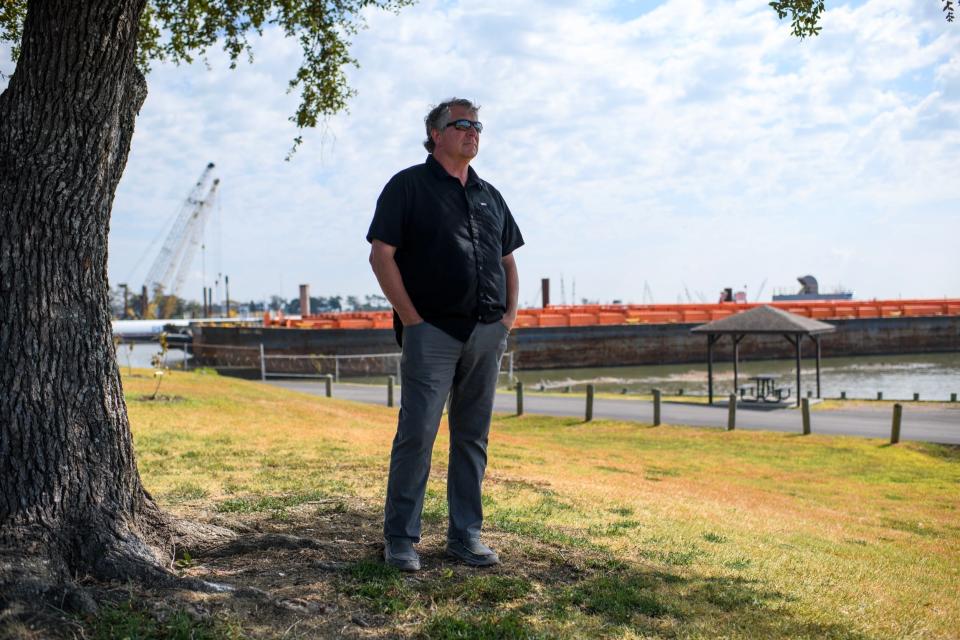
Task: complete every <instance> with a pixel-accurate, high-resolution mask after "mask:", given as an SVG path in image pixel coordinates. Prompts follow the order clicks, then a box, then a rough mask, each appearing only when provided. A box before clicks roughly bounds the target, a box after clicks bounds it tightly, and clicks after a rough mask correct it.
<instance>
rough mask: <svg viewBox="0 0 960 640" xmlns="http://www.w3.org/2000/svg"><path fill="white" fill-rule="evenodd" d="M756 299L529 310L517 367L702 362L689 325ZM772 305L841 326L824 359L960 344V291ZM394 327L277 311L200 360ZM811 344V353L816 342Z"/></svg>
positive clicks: (305, 350) (362, 340)
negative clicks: (956, 294)
mask: <svg viewBox="0 0 960 640" xmlns="http://www.w3.org/2000/svg"><path fill="white" fill-rule="evenodd" d="M755 306H757V305H756V304H743V303H732V302H726V303H717V304H676V305H577V306H548V307H546V308H543V309H522V310H521V311H520V313H519V316H518V318H517V326H516V327H515V329H514V331H513V332H512V333H511V335H510V344H509V349H510V350H511V351H513V353H514V367H515V368H518V369H550V368H573V367H610V366H620V365H623V366H631V365H645V364H677V363H701V364H702V363H703V362H705V358H706V341H705V339H704V338H703V336H697V335H694V334H691V333H690V329H691V328H693V327H695V326H697V325H699V324H703V323H706V322H709V321H711V320H716V319H718V318H723V317H725V316H729V315H731V314H734V313H737V312H740V311H745V310H747V309H750V308H752V307H755ZM772 306H775V307H778V308H781V309H785V310H787V311H790V312H793V313H797V314H799V315H803V316H806V317H810V318H816V319H818V320H823V321H826V322H829V323H830V324H833V325H834V326H836V328H837V329H836V331H835V332H834V333H831V334H828V335H826V336H823V337H822V338H821V345H822V353H823V355H824V357H832V356H859V355H879V354H909V353H935V352H960V299H944V300H869V301H853V300H830V301H790V302H777V303H774V304H773V305H772ZM392 327H393V320H392V313H391V312H390V311H375V312H350V313H321V314H315V315H308V316H306V317H303V318H297V317H292V318H291V317H287V318H284V317H282V316H277V317H271V316H268V317H266V318H264V322H263V326H262V327H222V326H221V327H215V326H203V325H194V326H193V327H192V328H191V329H192V332H193V346H194V350H195V353H196V354H197V357H198V364H206V365H208V366H213V367H221V366H222V367H224V368H227V364H228V362H230V361H231V359H236V358H238V357H240V356H241V355H242V354H249V356H248V359H250V360H251V362H250V363H248V364H249V368H251V369H256V370H259V364H258V362H259V361H258V360H257V358H259V353H260V349H261V348H262V349H263V352H264V353H266V354H276V355H283V354H289V355H302V354H314V355H321V354H322V355H355V354H371V355H377V354H380V355H383V354H395V353H397V352H398V351H399V349H398V347H397V343H396V341H395V338H394V334H393V328H392ZM236 347H246V349H236ZM804 352H805V353H806V354H811V355H812V350H811V349H810V347H808V346H807V345H804ZM714 355H715V357H716V358H717V360H718V361H723V359H724V358H732V348H731V347H730V344H729V341H726V340H721V341H720V342H719V343H718V344H717V345H716V346H715V347H714ZM793 356H794V351H793V347H792V346H791V345H789V344H788V343H787V341H785V340H783V339H782V337H779V336H752V337H751V338H750V339H749V340H745V341H744V342H743V344H742V345H741V346H740V357H741V360H751V359H772V358H792V357H793ZM244 357H247V356H244ZM381 359H382V360H383V361H384V362H387V359H383V358H381ZM200 360H202V362H201V361H200ZM384 372H385V373H391V372H392V370H385V371H384Z"/></svg>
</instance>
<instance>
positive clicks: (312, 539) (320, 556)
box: [0, 500, 597, 640]
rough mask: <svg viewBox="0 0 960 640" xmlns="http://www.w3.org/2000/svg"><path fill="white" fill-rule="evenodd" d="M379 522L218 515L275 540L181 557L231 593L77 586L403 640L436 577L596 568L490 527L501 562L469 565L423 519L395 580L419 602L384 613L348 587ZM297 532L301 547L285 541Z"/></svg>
mask: <svg viewBox="0 0 960 640" xmlns="http://www.w3.org/2000/svg"><path fill="white" fill-rule="evenodd" d="M190 511H195V512H194V513H190ZM204 514H207V516H209V512H203V511H201V510H199V509H194V508H187V509H184V508H183V507H181V508H180V509H178V515H179V516H183V517H189V518H191V519H194V520H204ZM382 518H383V515H382V512H381V511H380V510H379V509H374V508H371V506H370V505H369V504H363V503H360V502H350V501H349V500H343V501H340V502H339V503H337V504H335V505H331V504H321V505H319V506H318V505H316V504H314V505H301V506H298V507H296V508H291V509H290V510H288V511H287V512H286V515H285V516H284V518H283V519H282V520H276V519H271V516H270V515H269V514H261V513H258V514H244V515H234V514H218V515H217V516H216V517H214V518H209V517H207V518H206V521H208V522H211V523H215V524H217V525H219V526H226V527H229V528H232V529H234V530H235V531H237V532H239V533H241V537H242V539H243V540H245V541H247V542H249V541H257V540H272V541H273V543H277V544H265V545H260V546H258V545H257V544H242V545H240V547H242V551H241V552H239V553H236V554H227V555H222V556H221V555H219V554H217V553H213V554H211V556H210V557H204V556H203V555H202V554H199V553H198V554H196V555H192V554H190V555H185V554H183V553H182V552H181V553H180V554H178V556H179V558H180V559H179V560H178V561H177V562H176V564H175V566H176V567H177V568H176V571H177V572H178V574H179V575H181V576H182V577H184V578H191V579H199V580H203V581H207V582H212V583H216V584H221V585H230V586H231V587H233V588H234V590H233V591H229V592H227V591H225V592H222V593H200V592H196V591H190V590H186V589H185V590H182V591H173V592H171V591H169V590H167V591H154V590H151V589H148V588H144V587H141V586H137V585H132V584H124V585H120V584H104V583H94V582H91V581H89V580H87V581H85V582H84V583H83V586H84V587H86V588H87V589H88V590H89V591H90V592H91V593H92V594H93V596H94V598H95V600H96V601H97V602H99V603H101V606H103V605H104V604H105V603H106V604H110V603H114V604H115V605H121V606H129V605H128V604H127V605H123V603H130V602H134V603H135V607H136V609H137V610H138V611H140V612H145V613H146V614H147V615H149V616H150V617H152V618H154V619H155V620H160V621H163V620H168V619H171V618H172V617H173V616H175V615H183V614H184V613H185V614H186V615H187V616H188V617H189V618H191V619H193V620H196V621H201V622H209V621H213V620H219V621H221V622H223V621H226V622H227V623H230V622H232V623H233V624H235V625H238V626H239V627H240V629H241V631H242V633H243V636H242V637H249V638H278V637H284V638H408V637H415V636H417V635H418V634H419V632H420V626H421V624H422V623H423V622H424V621H425V620H426V618H427V617H428V615H429V612H430V610H432V608H433V606H434V605H433V596H432V592H431V589H432V588H436V587H437V586H438V585H439V584H441V583H443V584H446V585H450V584H454V585H456V584H458V583H462V582H464V581H467V580H470V579H471V578H473V577H476V576H482V575H485V576H490V575H499V576H503V577H506V578H520V579H522V580H523V581H528V582H530V583H531V584H540V585H543V586H548V587H549V586H558V585H561V584H572V583H574V582H576V581H578V580H580V579H582V578H583V576H584V575H586V574H587V573H588V572H590V571H591V567H596V566H597V564H596V563H597V558H596V555H597V554H595V553H591V552H585V551H581V550H576V549H569V548H565V547H561V546H559V545H552V544H545V543H541V542H536V541H532V540H530V539H529V538H523V537H520V536H517V535H513V534H506V533H500V532H497V531H488V532H485V535H484V539H485V541H486V542H488V543H489V544H490V545H491V546H492V547H494V548H495V549H496V550H497V551H498V553H499V554H500V557H501V560H502V562H503V564H502V565H501V566H498V567H492V568H486V569H477V568H472V567H468V566H465V565H463V564H461V563H459V562H457V561H455V560H453V559H451V558H449V557H447V556H446V554H445V550H444V547H445V542H446V536H445V524H434V525H428V528H429V529H431V530H430V531H429V532H428V533H426V535H425V536H424V538H423V540H422V541H421V543H420V544H419V545H418V552H419V553H420V557H421V561H422V564H423V569H422V570H421V571H419V572H416V573H413V574H402V575H401V576H400V580H401V581H402V583H403V584H404V585H405V587H407V588H409V592H410V593H415V594H418V595H417V596H416V603H415V604H413V606H412V607H410V608H409V609H408V608H406V607H404V608H401V609H400V610H399V611H396V612H388V611H384V610H383V609H382V604H380V605H378V604H377V602H376V601H375V600H372V599H371V598H368V597H366V596H365V595H364V594H362V593H360V594H358V593H357V589H355V588H351V585H352V584H356V578H355V573H354V572H355V568H356V567H357V565H358V563H364V562H366V563H368V564H371V565H372V564H377V565H380V564H382V553H383V541H382V540H383V538H382V535H383V534H382ZM485 531H486V530H485ZM298 538H299V540H300V542H301V543H303V544H301V545H299V546H298V545H297V544H288V543H289V542H290V541H294V540H297V539H298ZM277 547H281V548H277ZM187 552H188V554H189V550H187ZM351 593H352V595H351ZM92 624H93V620H92V619H88V620H87V623H86V625H84V624H83V622H82V621H81V620H80V619H78V618H77V617H76V616H70V615H67V614H65V613H63V612H56V611H52V612H50V615H49V616H47V617H44V618H43V619H34V620H31V621H28V622H27V623H26V624H25V625H21V627H20V631H21V633H19V634H17V633H16V632H15V633H14V634H13V635H6V634H4V633H2V632H0V638H3V639H4V640H5V639H6V638H7V637H11V638H30V639H32V638H83V637H90V636H91V634H90V632H89V629H87V630H86V631H85V630H84V629H83V627H84V626H88V627H89V626H90V625H92ZM0 626H2V625H0Z"/></svg>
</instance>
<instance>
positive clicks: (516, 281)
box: [500, 253, 520, 329]
mask: <svg viewBox="0 0 960 640" xmlns="http://www.w3.org/2000/svg"><path fill="white" fill-rule="evenodd" d="M500 262H501V263H502V264H503V272H504V273H505V274H506V276H507V311H506V313H504V314H503V319H502V320H500V322H502V323H503V324H505V325H506V327H507V329H511V328H513V323H514V322H516V321H517V304H518V303H517V300H519V298H520V276H519V274H518V273H517V261H516V260H515V259H514V257H513V254H512V253H511V254H509V255H506V256H503V258H501V259H500Z"/></svg>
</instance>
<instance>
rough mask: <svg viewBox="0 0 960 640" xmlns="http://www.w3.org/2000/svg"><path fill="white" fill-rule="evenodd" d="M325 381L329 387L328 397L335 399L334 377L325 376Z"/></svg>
mask: <svg viewBox="0 0 960 640" xmlns="http://www.w3.org/2000/svg"><path fill="white" fill-rule="evenodd" d="M323 381H324V383H325V385H326V387H327V397H328V398H332V397H333V376H332V375H330V374H329V373H328V374H327V375H326V376H324V378H323Z"/></svg>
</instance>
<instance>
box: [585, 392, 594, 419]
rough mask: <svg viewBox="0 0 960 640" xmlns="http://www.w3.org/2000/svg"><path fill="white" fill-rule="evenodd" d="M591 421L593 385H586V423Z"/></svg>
mask: <svg viewBox="0 0 960 640" xmlns="http://www.w3.org/2000/svg"><path fill="white" fill-rule="evenodd" d="M591 420H593V385H592V384H588V385H587V413H586V418H585V421H586V422H590V421H591Z"/></svg>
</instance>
